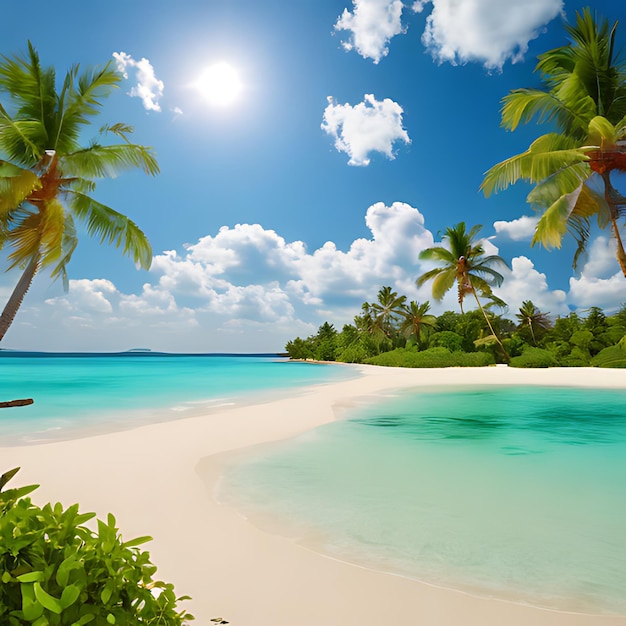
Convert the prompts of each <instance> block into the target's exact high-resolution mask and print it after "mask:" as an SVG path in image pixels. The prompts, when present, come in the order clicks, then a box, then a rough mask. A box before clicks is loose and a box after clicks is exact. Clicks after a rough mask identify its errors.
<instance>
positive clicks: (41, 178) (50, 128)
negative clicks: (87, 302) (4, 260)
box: [0, 42, 159, 340]
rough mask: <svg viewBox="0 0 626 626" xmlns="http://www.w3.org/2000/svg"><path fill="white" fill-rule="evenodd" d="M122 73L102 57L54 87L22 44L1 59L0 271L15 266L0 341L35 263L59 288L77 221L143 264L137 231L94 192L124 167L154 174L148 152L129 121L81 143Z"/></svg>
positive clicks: (148, 255) (0, 319)
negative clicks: (3, 264)
mask: <svg viewBox="0 0 626 626" xmlns="http://www.w3.org/2000/svg"><path fill="white" fill-rule="evenodd" d="M121 79H122V76H121V75H120V74H119V73H118V72H117V71H116V70H115V68H114V66H113V65H112V63H111V62H109V63H107V64H106V65H104V66H102V67H95V68H88V69H84V70H81V69H80V68H79V66H78V65H75V66H73V67H71V68H70V69H69V70H68V71H67V73H66V74H65V78H64V79H63V81H62V82H61V83H60V84H57V76H56V72H55V69H54V68H53V67H44V66H43V65H42V64H41V61H40V59H39V54H38V53H37V51H36V50H35V48H34V47H33V45H32V44H31V43H30V42H29V43H28V49H27V51H26V54H23V55H15V56H11V57H7V56H2V57H0V247H6V248H9V250H10V252H9V254H8V261H9V266H8V268H7V270H11V269H14V268H20V269H21V270H22V274H21V277H20V278H19V280H18V282H17V284H16V286H15V288H14V290H13V292H12V294H11V295H10V296H9V299H8V301H7V303H6V305H5V308H4V310H3V312H2V314H1V315H0V340H2V338H3V337H4V335H5V334H6V332H7V330H8V329H9V327H10V325H11V323H12V322H13V319H14V318H15V315H16V314H17V311H18V309H19V307H20V306H21V304H22V301H23V299H24V296H25V295H26V293H27V291H28V289H29V288H30V285H31V283H32V280H33V278H34V276H35V274H36V273H37V272H38V271H39V270H41V269H44V268H48V269H49V270H50V272H51V276H52V278H53V279H56V278H61V279H62V280H63V284H64V286H65V287H66V288H67V286H68V283H69V281H68V276H67V265H68V263H69V261H70V259H71V257H72V254H73V253H74V250H75V249H76V246H77V244H78V237H77V226H79V225H80V226H82V227H83V228H84V229H85V231H86V232H87V234H88V235H90V236H92V237H95V238H96V239H98V240H99V241H100V243H108V244H113V245H114V246H115V247H117V248H121V249H122V253H123V254H125V255H127V256H129V257H130V258H131V259H132V260H133V261H134V262H135V264H136V265H137V266H140V267H142V268H145V269H148V268H149V267H150V264H151V262H152V249H151V247H150V244H149V242H148V239H147V238H146V236H145V234H144V233H143V232H142V231H141V230H140V229H139V227H138V226H137V225H136V224H135V223H134V222H133V221H132V220H131V219H130V218H128V217H127V216H125V215H123V214H121V213H119V212H118V211H116V210H114V209H112V208H110V207H108V206H106V205H104V204H102V203H100V202H98V201H97V200H96V199H95V198H94V197H93V192H94V191H95V188H96V180H98V179H101V178H114V177H115V176H117V175H118V174H120V173H121V172H124V171H126V170H130V169H136V168H139V169H141V170H143V171H144V172H145V173H147V174H150V175H156V174H157V173H158V171H159V167H158V164H157V161H156V158H155V156H154V154H153V152H152V149H151V148H148V147H145V146H143V145H139V144H136V143H133V141H132V140H131V136H132V133H133V129H132V127H130V126H128V125H126V124H121V123H116V124H107V125H103V126H101V127H100V129H99V132H98V134H97V136H96V137H95V138H93V139H92V140H91V141H89V142H87V143H85V142H84V141H83V140H82V139H83V132H84V130H85V129H86V128H87V127H88V126H89V124H90V122H91V120H92V119H93V118H94V117H95V116H96V115H98V114H99V113H100V111H101V107H102V102H103V100H104V99H105V98H106V97H107V96H108V95H109V94H110V93H111V92H112V90H113V89H114V88H116V87H117V85H118V83H119V82H120V80H121ZM111 138H112V139H113V142H111V141H110V140H109V139H111Z"/></svg>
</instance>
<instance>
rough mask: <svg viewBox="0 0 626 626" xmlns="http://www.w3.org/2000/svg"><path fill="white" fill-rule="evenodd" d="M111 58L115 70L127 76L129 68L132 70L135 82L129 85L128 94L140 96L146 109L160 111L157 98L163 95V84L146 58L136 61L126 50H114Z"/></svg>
mask: <svg viewBox="0 0 626 626" xmlns="http://www.w3.org/2000/svg"><path fill="white" fill-rule="evenodd" d="M113 58H114V59H115V63H116V65H117V70H118V72H120V73H121V74H122V76H124V78H128V71H129V69H132V70H134V74H135V79H136V81H137V84H136V85H134V86H133V87H131V90H130V92H129V95H130V96H131V97H135V98H141V101H142V103H143V106H144V108H145V109H146V110H148V111H161V105H160V104H159V100H160V98H161V96H163V89H164V87H165V86H164V84H163V81H161V80H159V79H158V78H157V77H156V74H155V73H154V68H153V67H152V64H151V63H150V61H148V59H146V58H142V59H141V60H139V61H137V60H135V59H133V57H132V56H131V55H130V54H127V53H126V52H114V53H113Z"/></svg>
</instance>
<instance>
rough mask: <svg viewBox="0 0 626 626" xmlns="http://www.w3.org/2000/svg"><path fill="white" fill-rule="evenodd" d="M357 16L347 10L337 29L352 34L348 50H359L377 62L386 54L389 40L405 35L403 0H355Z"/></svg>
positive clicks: (344, 45)
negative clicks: (402, 18) (403, 33)
mask: <svg viewBox="0 0 626 626" xmlns="http://www.w3.org/2000/svg"><path fill="white" fill-rule="evenodd" d="M352 4H353V6H354V13H350V12H349V11H348V9H344V11H343V14H342V15H341V17H340V18H339V19H338V20H337V22H336V23H335V30H338V31H339V30H345V31H351V36H350V39H349V41H344V42H342V45H343V47H344V48H345V49H346V50H352V49H356V51H357V52H358V53H359V54H360V55H361V56H362V57H363V58H366V59H368V58H369V59H373V60H374V63H378V62H379V61H380V59H381V58H382V57H384V56H386V55H387V53H388V51H389V50H388V47H387V44H388V43H389V40H390V39H391V38H392V37H394V36H395V35H398V34H400V33H402V32H404V29H403V27H402V22H401V19H400V18H401V15H402V9H403V3H402V0H352Z"/></svg>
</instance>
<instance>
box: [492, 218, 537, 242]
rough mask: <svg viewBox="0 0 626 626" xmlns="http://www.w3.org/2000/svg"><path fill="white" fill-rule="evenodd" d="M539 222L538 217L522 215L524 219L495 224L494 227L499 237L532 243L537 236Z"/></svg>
mask: <svg viewBox="0 0 626 626" xmlns="http://www.w3.org/2000/svg"><path fill="white" fill-rule="evenodd" d="M538 221H539V218H538V217H530V216H528V215H522V217H520V218H518V219H516V220H512V221H510V222H503V221H498V222H494V223H493V227H494V229H495V231H496V233H498V235H503V236H504V237H507V238H508V239H512V240H513V241H530V240H531V239H532V237H533V235H534V234H535V228H536V226H537V222H538Z"/></svg>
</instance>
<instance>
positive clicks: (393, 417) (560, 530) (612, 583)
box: [220, 387, 626, 614]
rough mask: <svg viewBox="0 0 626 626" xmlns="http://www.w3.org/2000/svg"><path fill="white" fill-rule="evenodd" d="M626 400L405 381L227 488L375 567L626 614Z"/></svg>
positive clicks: (242, 501) (316, 542)
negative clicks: (404, 387) (422, 388)
mask: <svg viewBox="0 0 626 626" xmlns="http://www.w3.org/2000/svg"><path fill="white" fill-rule="evenodd" d="M625 406H626V392H625V391H622V390H594V389H584V390H583V389H573V388H567V389H563V388H537V387H535V388H533V387H504V388H503V387H491V388H481V389H458V390H457V391H456V392H455V393H450V390H449V389H447V390H446V391H443V390H441V392H439V391H438V392H414V393H405V394H401V395H399V396H397V397H394V398H390V399H385V400H384V401H383V402H380V403H376V404H373V405H370V406H367V407H365V406H364V407H360V408H359V409H355V410H354V411H353V412H352V413H349V414H348V419H345V420H342V421H339V422H335V423H332V424H329V425H326V426H323V427H321V428H318V429H317V430H315V431H312V432H309V433H306V434H304V435H302V436H300V437H298V438H296V439H294V440H292V441H290V442H288V443H286V444H274V445H272V446H270V447H268V448H261V449H260V450H261V451H260V452H259V453H258V454H255V456H254V457H253V458H252V459H249V460H247V461H245V462H243V463H239V464H236V465H235V466H233V467H231V468H230V469H228V471H227V472H226V474H225V476H224V478H223V481H222V487H221V494H220V497H221V498H222V499H224V500H226V501H228V502H230V503H233V504H236V506H238V507H239V508H240V509H241V510H242V511H244V512H245V513H246V514H247V515H249V516H251V517H252V519H253V520H255V519H256V521H258V522H260V521H261V520H264V521H267V519H269V518H271V519H273V520H274V522H275V523H278V525H279V527H280V529H281V532H285V533H288V534H290V535H292V536H294V537H298V538H300V540H301V541H302V542H304V543H305V544H308V545H310V546H311V547H314V548H315V549H318V550H321V551H323V552H327V553H329V554H331V555H334V556H336V557H339V558H342V559H345V560H349V561H353V562H357V563H360V564H364V565H367V566H371V567H374V568H376V569H382V570H386V571H391V572H394V573H397V574H401V575H405V576H409V577H413V578H417V579H420V580H424V581H427V582H430V583H434V584H439V585H443V586H451V587H455V588H461V589H466V590H469V591H472V592H476V593H479V594H482V595H487V596H495V597H501V598H506V599H509V600H515V601H520V602H527V603H531V604H535V605H539V606H544V607H549V608H555V609H560V610H571V611H582V612H591V613H616V614H626V592H625V590H626V490H625V487H624V485H626V415H625V414H626V411H625V410H624V407H625ZM277 520H278V521H277Z"/></svg>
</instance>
